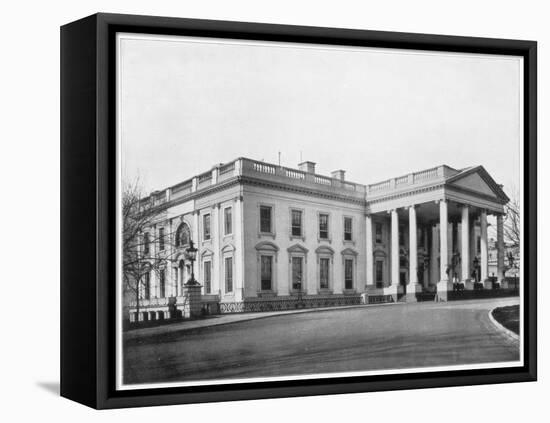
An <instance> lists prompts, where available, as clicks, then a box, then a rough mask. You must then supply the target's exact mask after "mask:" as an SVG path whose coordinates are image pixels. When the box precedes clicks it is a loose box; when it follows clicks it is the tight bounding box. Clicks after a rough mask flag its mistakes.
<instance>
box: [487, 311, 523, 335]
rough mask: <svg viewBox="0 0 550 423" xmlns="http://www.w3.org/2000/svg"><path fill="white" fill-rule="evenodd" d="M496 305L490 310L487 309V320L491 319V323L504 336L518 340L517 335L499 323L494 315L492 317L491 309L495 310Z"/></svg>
mask: <svg viewBox="0 0 550 423" xmlns="http://www.w3.org/2000/svg"><path fill="white" fill-rule="evenodd" d="M497 308H498V307H495V308H493V309H491V310H489V313H488V316H489V320H490V321H491V323H492V324H493V325H494V326H495V327H496V328H497V329H498V330H499V331H500V332H502V334H503V335H504V336H506V337H507V338H509V339H511V340H512V341H516V342H519V335H518V334H516V333H514V332H512V331H511V330H510V329H508V328H507V327H505V326H503V325H502V324H500V323H499V322H498V321H497V320H496V319H495V318H494V317H493V311H495V310H496V309H497Z"/></svg>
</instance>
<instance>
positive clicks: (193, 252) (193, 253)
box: [185, 240, 199, 285]
mask: <svg viewBox="0 0 550 423" xmlns="http://www.w3.org/2000/svg"><path fill="white" fill-rule="evenodd" d="M185 252H186V253H187V258H188V259H189V261H190V262H191V277H190V278H189V280H188V281H187V282H185V285H198V284H199V283H198V282H197V281H196V280H195V265H194V263H195V259H196V258H197V249H196V248H195V245H194V243H193V240H190V241H189V247H187V249H186V250H185Z"/></svg>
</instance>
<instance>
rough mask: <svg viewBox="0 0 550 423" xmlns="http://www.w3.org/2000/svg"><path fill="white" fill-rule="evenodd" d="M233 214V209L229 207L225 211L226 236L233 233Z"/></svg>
mask: <svg viewBox="0 0 550 423" xmlns="http://www.w3.org/2000/svg"><path fill="white" fill-rule="evenodd" d="M231 214H232V213H231V207H227V208H225V209H224V210H223V223H224V235H229V234H232V233H233V220H232V216H231Z"/></svg>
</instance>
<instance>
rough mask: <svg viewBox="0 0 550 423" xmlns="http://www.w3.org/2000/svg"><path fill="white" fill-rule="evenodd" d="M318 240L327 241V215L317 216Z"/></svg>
mask: <svg viewBox="0 0 550 423" xmlns="http://www.w3.org/2000/svg"><path fill="white" fill-rule="evenodd" d="M319 238H321V239H328V214H320V215H319Z"/></svg>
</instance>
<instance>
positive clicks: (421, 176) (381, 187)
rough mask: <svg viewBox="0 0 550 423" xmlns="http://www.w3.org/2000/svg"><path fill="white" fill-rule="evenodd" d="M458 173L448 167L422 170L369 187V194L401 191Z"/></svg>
mask: <svg viewBox="0 0 550 423" xmlns="http://www.w3.org/2000/svg"><path fill="white" fill-rule="evenodd" d="M456 173H457V171H456V170H455V169H452V168H450V167H448V166H437V167H433V168H431V169H426V170H421V171H420V172H413V173H409V174H407V175H403V176H398V177H397V178H392V179H387V180H385V181H382V182H377V183H375V184H370V185H367V193H368V194H372V195H379V194H381V193H384V192H387V191H392V190H400V189H403V188H407V187H409V186H412V185H423V184H425V183H429V182H432V181H435V180H437V179H442V178H444V177H447V176H451V175H453V174H456Z"/></svg>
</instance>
